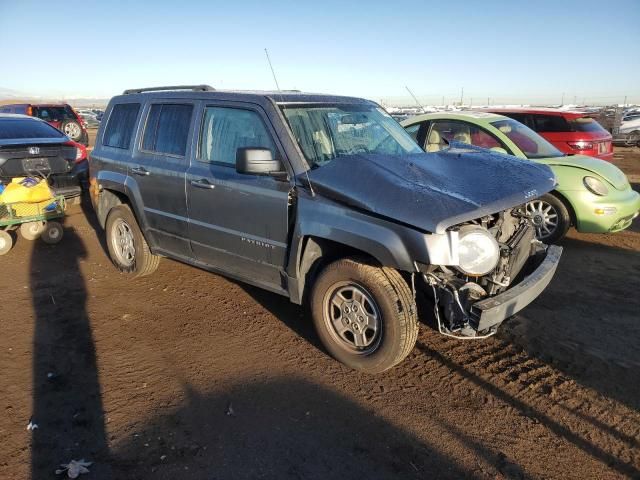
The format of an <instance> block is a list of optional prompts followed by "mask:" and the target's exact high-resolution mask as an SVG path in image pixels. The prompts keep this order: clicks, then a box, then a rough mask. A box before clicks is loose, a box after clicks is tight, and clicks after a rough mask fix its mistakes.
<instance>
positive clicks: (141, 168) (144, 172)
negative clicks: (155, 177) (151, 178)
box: [131, 167, 151, 177]
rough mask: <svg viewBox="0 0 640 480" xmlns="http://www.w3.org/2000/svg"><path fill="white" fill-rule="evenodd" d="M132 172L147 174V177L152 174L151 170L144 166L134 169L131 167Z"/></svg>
mask: <svg viewBox="0 0 640 480" xmlns="http://www.w3.org/2000/svg"><path fill="white" fill-rule="evenodd" d="M131 173H134V174H136V175H142V176H145V177H146V176H147V175H150V174H151V172H150V171H149V170H147V169H146V168H144V167H135V168H132V169H131Z"/></svg>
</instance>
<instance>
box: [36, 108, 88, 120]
mask: <svg viewBox="0 0 640 480" xmlns="http://www.w3.org/2000/svg"><path fill="white" fill-rule="evenodd" d="M32 112H33V116H34V117H38V118H40V119H42V120H44V121H45V122H64V121H65V120H77V119H76V115H75V114H74V113H73V110H72V109H71V107H70V106H69V105H59V106H58V105H55V106H51V107H46V106H45V107H33V108H32Z"/></svg>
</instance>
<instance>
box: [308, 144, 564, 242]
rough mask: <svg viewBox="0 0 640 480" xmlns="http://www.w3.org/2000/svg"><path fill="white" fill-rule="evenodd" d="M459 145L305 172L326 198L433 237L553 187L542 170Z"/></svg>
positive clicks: (338, 162)
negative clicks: (413, 228)
mask: <svg viewBox="0 0 640 480" xmlns="http://www.w3.org/2000/svg"><path fill="white" fill-rule="evenodd" d="M458 145H460V144H458ZM458 145H455V146H454V147H452V148H449V149H447V150H445V151H440V152H435V153H417V154H411V155H378V154H376V155H374V154H367V155H352V156H345V157H341V158H336V159H335V160H333V161H331V162H329V163H328V164H326V165H324V166H322V167H320V168H318V169H315V170H310V171H309V172H308V174H309V178H310V180H311V183H312V185H313V188H314V190H315V191H316V192H317V193H319V194H321V195H324V196H326V197H329V198H331V199H333V200H336V201H339V202H342V203H345V204H347V205H352V206H354V207H356V208H359V209H362V210H366V211H369V212H372V213H375V214H377V215H381V216H384V217H387V218H390V219H392V220H396V221H399V222H402V223H406V224H409V225H412V226H415V227H417V228H420V229H422V230H426V231H429V232H434V233H442V232H444V231H445V230H446V229H447V228H449V227H451V226H453V225H456V224H458V223H462V222H465V221H469V220H473V219H476V218H479V217H482V216H484V215H488V214H492V213H496V212H499V211H501V210H505V209H507V208H511V207H514V206H517V205H521V204H523V203H525V202H526V201H528V200H531V199H532V198H535V197H538V196H540V195H542V194H544V193H546V192H548V191H550V190H552V189H553V188H554V186H555V184H556V179H555V176H554V175H553V172H552V171H551V169H550V168H549V167H547V166H545V165H539V164H536V163H534V162H530V161H527V160H522V159H519V158H516V157H512V156H509V155H503V154H499V153H494V152H490V151H488V150H484V149H479V148H474V147H468V148H467V147H459V146H458ZM302 178H303V179H304V175H303V176H302Z"/></svg>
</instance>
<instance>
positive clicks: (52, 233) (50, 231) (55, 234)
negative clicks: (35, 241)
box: [40, 222, 64, 245]
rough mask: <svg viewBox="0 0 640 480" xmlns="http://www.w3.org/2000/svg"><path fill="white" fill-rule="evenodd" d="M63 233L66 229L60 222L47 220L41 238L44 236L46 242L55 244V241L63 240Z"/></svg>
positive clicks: (43, 239)
mask: <svg viewBox="0 0 640 480" xmlns="http://www.w3.org/2000/svg"><path fill="white" fill-rule="evenodd" d="M63 235H64V230H62V225H60V224H59V223H58V222H47V224H46V225H45V227H44V231H43V232H42V233H41V234H40V238H42V241H43V242H44V243H48V244H49V245H53V244H54V243H58V242H59V241H60V240H62V236H63Z"/></svg>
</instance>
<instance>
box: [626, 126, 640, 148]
mask: <svg viewBox="0 0 640 480" xmlns="http://www.w3.org/2000/svg"><path fill="white" fill-rule="evenodd" d="M625 144H626V145H627V146H628V147H633V146H635V145H638V144H640V130H634V131H633V132H631V133H629V134H628V135H627V138H626V140H625Z"/></svg>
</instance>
